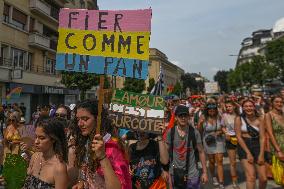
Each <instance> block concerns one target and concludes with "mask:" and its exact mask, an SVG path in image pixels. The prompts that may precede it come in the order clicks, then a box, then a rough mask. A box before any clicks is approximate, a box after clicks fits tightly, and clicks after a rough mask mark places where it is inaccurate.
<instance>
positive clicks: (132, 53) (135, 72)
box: [56, 8, 152, 80]
mask: <svg viewBox="0 0 284 189" xmlns="http://www.w3.org/2000/svg"><path fill="white" fill-rule="evenodd" d="M151 17H152V10H151V9H144V10H119V11H110V10H84V9H67V8H64V9H61V10H60V14H59V29H58V32H59V39H58V46H57V54H56V70H64V71H75V72H88V73H96V74H106V75H113V76H122V77H131V78H137V79H144V80H145V79H147V76H148V64H149V42H150V32H151Z"/></svg>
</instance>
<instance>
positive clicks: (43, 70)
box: [0, 57, 57, 75]
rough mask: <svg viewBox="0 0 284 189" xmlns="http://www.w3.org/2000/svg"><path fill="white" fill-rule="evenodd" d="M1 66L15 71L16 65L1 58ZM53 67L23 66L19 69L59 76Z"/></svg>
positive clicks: (9, 60)
mask: <svg viewBox="0 0 284 189" xmlns="http://www.w3.org/2000/svg"><path fill="white" fill-rule="evenodd" d="M0 66H3V67H8V68H9V69H13V68H14V65H13V62H12V59H8V58H3V57H0ZM54 66H55V65H53V67H52V68H50V69H47V67H44V66H40V65H33V64H32V65H31V66H23V67H17V68H20V69H22V70H24V71H27V72H32V73H38V74H45V75H57V73H56V70H55V68H54Z"/></svg>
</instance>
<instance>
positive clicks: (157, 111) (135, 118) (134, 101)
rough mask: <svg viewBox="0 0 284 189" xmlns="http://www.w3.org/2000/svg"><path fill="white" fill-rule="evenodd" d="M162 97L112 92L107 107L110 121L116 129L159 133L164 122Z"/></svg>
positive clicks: (118, 91)
mask: <svg viewBox="0 0 284 189" xmlns="http://www.w3.org/2000/svg"><path fill="white" fill-rule="evenodd" d="M164 107H165V102H164V99H163V97H161V96H154V95H146V94H138V93H133V92H128V91H122V90H114V92H113V96H112V100H111V104H110V106H109V114H110V116H109V117H110V119H111V121H112V123H113V125H115V126H116V127H118V128H127V129H131V130H138V131H143V132H150V133H161V130H160V129H159V124H160V123H163V120H164Z"/></svg>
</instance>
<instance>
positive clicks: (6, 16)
mask: <svg viewBox="0 0 284 189" xmlns="http://www.w3.org/2000/svg"><path fill="white" fill-rule="evenodd" d="M9 12H10V6H9V5H7V4H4V11H3V21H4V22H6V23H9Z"/></svg>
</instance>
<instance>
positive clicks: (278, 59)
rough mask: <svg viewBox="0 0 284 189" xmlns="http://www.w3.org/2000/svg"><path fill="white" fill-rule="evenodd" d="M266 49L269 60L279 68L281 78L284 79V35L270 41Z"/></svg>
mask: <svg viewBox="0 0 284 189" xmlns="http://www.w3.org/2000/svg"><path fill="white" fill-rule="evenodd" d="M265 50H266V51H265V56H266V60H267V62H269V63H272V64H274V65H275V66H276V67H277V68H278V70H279V72H280V78H281V80H282V81H284V37H282V38H279V39H277V40H273V41H271V42H268V43H267V46H266V48H265Z"/></svg>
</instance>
